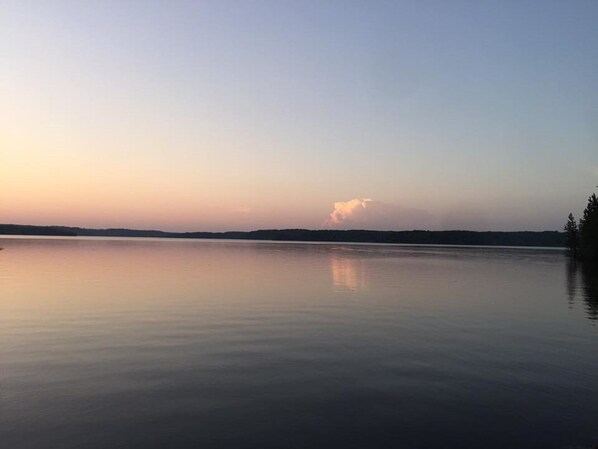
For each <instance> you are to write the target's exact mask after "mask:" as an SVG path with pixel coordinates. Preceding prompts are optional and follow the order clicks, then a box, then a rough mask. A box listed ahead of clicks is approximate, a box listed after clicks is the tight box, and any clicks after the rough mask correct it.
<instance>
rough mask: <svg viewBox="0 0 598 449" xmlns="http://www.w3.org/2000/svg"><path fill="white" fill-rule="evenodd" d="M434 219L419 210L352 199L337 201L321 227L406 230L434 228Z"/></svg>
mask: <svg viewBox="0 0 598 449" xmlns="http://www.w3.org/2000/svg"><path fill="white" fill-rule="evenodd" d="M434 225H435V220H434V217H433V216H432V215H431V214H430V213H428V212H426V211H424V210H420V209H412V208H407V207H401V206H398V205H395V204H389V203H384V202H382V201H374V200H373V199H371V198H355V199H352V200H349V201H337V202H336V203H334V210H333V211H332V212H331V213H330V216H329V217H328V219H326V220H325V221H324V222H323V223H322V226H323V227H325V228H333V229H374V230H408V229H429V228H430V227H434Z"/></svg>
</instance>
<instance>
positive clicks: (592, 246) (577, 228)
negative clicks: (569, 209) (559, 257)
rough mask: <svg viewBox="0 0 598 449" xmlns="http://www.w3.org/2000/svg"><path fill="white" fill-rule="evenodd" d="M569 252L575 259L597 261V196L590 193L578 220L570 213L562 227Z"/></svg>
mask: <svg viewBox="0 0 598 449" xmlns="http://www.w3.org/2000/svg"><path fill="white" fill-rule="evenodd" d="M564 230H565V235H566V245H567V250H568V252H569V254H570V255H571V256H572V257H574V258H575V259H581V260H586V261H594V262H598V197H596V194H595V193H592V194H591V195H590V197H589V198H588V204H587V206H586V208H585V209H584V211H583V217H582V218H580V219H579V222H577V221H575V217H574V216H573V214H572V213H570V214H569V219H568V220H567V223H566V224H565V227H564Z"/></svg>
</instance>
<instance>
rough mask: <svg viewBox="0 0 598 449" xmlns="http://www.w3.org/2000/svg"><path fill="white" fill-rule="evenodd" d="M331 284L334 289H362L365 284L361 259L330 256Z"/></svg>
mask: <svg viewBox="0 0 598 449" xmlns="http://www.w3.org/2000/svg"><path fill="white" fill-rule="evenodd" d="M330 269H331V271H332V285H333V287H334V289H336V290H339V289H340V290H342V289H349V290H362V289H363V288H365V286H366V284H367V283H366V277H365V270H364V267H363V261H362V260H361V259H349V258H345V257H341V256H337V255H333V256H332V257H331V258H330Z"/></svg>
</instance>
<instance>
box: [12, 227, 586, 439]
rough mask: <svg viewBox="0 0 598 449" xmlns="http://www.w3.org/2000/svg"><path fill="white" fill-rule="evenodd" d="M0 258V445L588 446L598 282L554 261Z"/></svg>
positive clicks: (228, 250) (252, 245)
mask: <svg viewBox="0 0 598 449" xmlns="http://www.w3.org/2000/svg"><path fill="white" fill-rule="evenodd" d="M0 247H3V248H4V250H3V251H0V442H2V447H7V448H108V447H109V448H165V447H168V448H196V447H198V448H200V447H201V448H312V447H313V448H316V447H318V448H336V447H342V448H364V447H372V448H431V447H449V448H452V447H455V448H480V447H484V448H568V447H576V446H581V447H584V446H585V447H589V446H590V445H591V444H595V443H597V442H598V325H597V321H596V318H597V316H598V282H597V281H596V279H597V277H596V276H594V274H593V273H592V272H590V271H588V270H581V269H579V268H578V267H575V266H571V265H570V264H569V263H568V262H567V259H566V257H565V256H564V254H563V253H562V251H560V250H550V249H521V248H519V249H514V248H439V247H405V246H388V245H349V244H346V245H345V244H336V243H335V244H302V243H269V242H244V241H202V240H195V241H190V240H158V239H156V240H152V239H89V238H87V239H86V238H3V239H0Z"/></svg>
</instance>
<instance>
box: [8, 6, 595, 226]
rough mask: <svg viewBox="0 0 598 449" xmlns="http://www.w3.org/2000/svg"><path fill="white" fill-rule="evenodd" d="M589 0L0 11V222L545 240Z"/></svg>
mask: <svg viewBox="0 0 598 449" xmlns="http://www.w3.org/2000/svg"><path fill="white" fill-rule="evenodd" d="M597 23H598V2H596V1H593V0H592V1H582V0H575V1H564V0H563V1H558V2H553V1H549V0H538V1H524V0H522V1H508V0H505V1H500V2H497V1H458V0H454V1H445V0H442V1H426V0H418V1H382V0H380V1H373V2H366V1H356V2H353V1H305V0H304V1H296V2H295V1H274V0H272V1H250V0H247V1H224V0H218V1H141V0H139V1H123V0H119V1H108V0H103V1H95V2H80V1H49V0H45V1H38V2H34V1H27V0H19V1H17V0H14V1H11V0H0V223H21V224H60V225H73V226H86V227H130V228H145V229H148V228H151V229H164V230H176V231H193V230H206V231H219V230H251V229H264V228H289V227H293V228H296V227H301V228H313V229H319V228H322V229H326V228H331V229H351V228H368V229H386V230H406V229H431V230H441V229H470V230H557V229H560V228H562V226H563V224H564V222H565V221H566V218H567V214H568V213H569V212H573V213H574V214H575V215H576V216H579V215H580V213H581V211H582V210H583V208H584V207H585V203H586V200H587V197H588V195H589V194H590V193H592V192H593V191H596V190H598V189H596V185H597V184H598V88H597V86H598V26H596V24H597Z"/></svg>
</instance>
